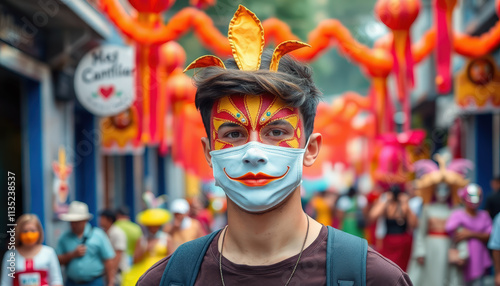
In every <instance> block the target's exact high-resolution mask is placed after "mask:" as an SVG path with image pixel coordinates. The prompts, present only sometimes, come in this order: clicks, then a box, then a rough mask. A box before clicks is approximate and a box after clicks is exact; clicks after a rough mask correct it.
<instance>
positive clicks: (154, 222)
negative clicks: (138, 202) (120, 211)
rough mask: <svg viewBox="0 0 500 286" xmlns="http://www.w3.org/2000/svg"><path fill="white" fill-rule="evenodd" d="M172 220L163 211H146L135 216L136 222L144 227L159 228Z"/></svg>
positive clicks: (165, 211) (167, 213) (157, 209)
mask: <svg viewBox="0 0 500 286" xmlns="http://www.w3.org/2000/svg"><path fill="white" fill-rule="evenodd" d="M171 218H172V215H171V214H170V212H169V211H167V210H165V209H160V208H156V209H147V210H145V211H142V212H140V213H138V214H137V222H138V223H139V224H142V225H145V226H161V225H163V224H165V223H167V222H168V221H169V220H170V219H171Z"/></svg>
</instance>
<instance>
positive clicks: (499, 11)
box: [495, 0, 500, 17]
mask: <svg viewBox="0 0 500 286" xmlns="http://www.w3.org/2000/svg"><path fill="white" fill-rule="evenodd" d="M495 6H496V8H497V15H498V16H499V17H500V0H497V1H496V3H495Z"/></svg>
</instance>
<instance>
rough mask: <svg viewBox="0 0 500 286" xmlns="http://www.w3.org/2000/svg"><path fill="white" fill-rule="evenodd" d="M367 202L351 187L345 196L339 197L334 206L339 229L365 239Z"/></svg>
mask: <svg viewBox="0 0 500 286" xmlns="http://www.w3.org/2000/svg"><path fill="white" fill-rule="evenodd" d="M367 207H368V201H367V200H366V197H365V196H363V195H361V194H358V191H357V189H356V188H355V187H354V186H351V187H350V188H349V190H348V191H347V194H346V195H343V196H341V197H340V198H339V199H338V201H337V204H336V209H337V212H336V214H337V218H338V220H339V221H340V222H341V224H340V229H342V230H343V231H345V232H347V233H350V234H352V235H355V236H359V237H365V233H364V232H365V226H366V219H365V218H366V217H367V210H368V209H367Z"/></svg>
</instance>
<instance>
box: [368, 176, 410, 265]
mask: <svg viewBox="0 0 500 286" xmlns="http://www.w3.org/2000/svg"><path fill="white" fill-rule="evenodd" d="M408 200H409V196H408V194H406V193H404V192H402V191H401V188H400V187H399V186H397V185H393V186H391V187H390V192H386V193H384V194H382V195H381V196H380V199H379V200H378V202H377V204H375V206H374V207H373V208H372V209H371V211H370V220H371V221H376V220H378V219H379V218H382V219H383V224H384V225H383V227H384V228H385V236H384V238H383V241H382V248H381V249H380V250H379V252H380V254H382V255H383V256H385V257H387V258H388V259H390V260H392V261H393V262H394V263H396V264H397V265H398V266H399V267H401V269H403V270H404V271H406V267H407V265H408V261H409V259H410V255H411V245H412V236H411V234H410V233H411V231H412V230H413V228H415V226H416V225H417V217H416V216H415V214H414V213H413V212H412V211H411V209H410V207H409V205H408Z"/></svg>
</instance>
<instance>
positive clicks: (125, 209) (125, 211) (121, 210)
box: [115, 206, 130, 216]
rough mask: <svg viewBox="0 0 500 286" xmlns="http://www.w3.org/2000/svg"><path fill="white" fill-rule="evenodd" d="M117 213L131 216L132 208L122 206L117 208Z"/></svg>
mask: <svg viewBox="0 0 500 286" xmlns="http://www.w3.org/2000/svg"><path fill="white" fill-rule="evenodd" d="M115 213H116V215H123V216H130V210H129V208H128V207H127V206H121V207H119V208H117V209H116V212H115Z"/></svg>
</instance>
